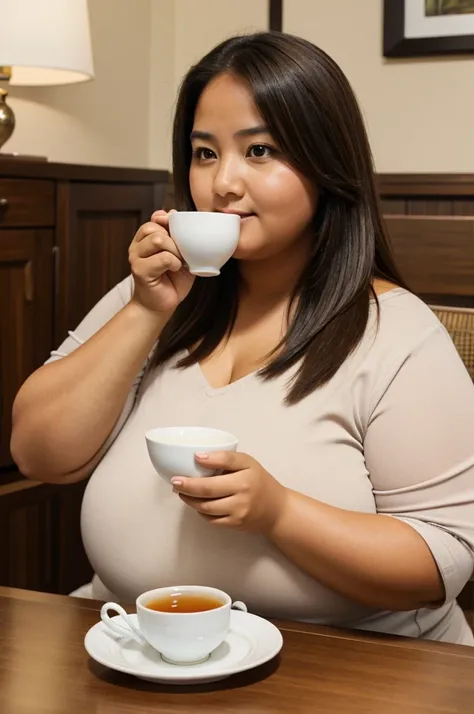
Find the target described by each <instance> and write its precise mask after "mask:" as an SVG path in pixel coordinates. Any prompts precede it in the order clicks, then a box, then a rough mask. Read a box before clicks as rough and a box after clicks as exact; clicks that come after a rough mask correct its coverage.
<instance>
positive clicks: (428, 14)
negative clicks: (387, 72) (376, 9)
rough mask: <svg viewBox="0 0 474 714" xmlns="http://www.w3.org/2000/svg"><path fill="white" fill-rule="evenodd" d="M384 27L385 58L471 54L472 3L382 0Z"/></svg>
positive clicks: (460, 0)
mask: <svg viewBox="0 0 474 714" xmlns="http://www.w3.org/2000/svg"><path fill="white" fill-rule="evenodd" d="M443 2H445V3H447V4H446V5H443ZM383 23H384V25H383V54H384V56H385V57H422V56H430V55H453V54H471V53H472V54H474V1H471V0H384V20H383Z"/></svg>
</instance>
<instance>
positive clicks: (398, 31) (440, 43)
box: [383, 0, 474, 57]
mask: <svg viewBox="0 0 474 714" xmlns="http://www.w3.org/2000/svg"><path fill="white" fill-rule="evenodd" d="M405 1H406V0H384V24H383V53H384V56H385V57H424V56H430V55H439V54H442V55H445V54H471V53H474V35H453V36H450V37H416V38H410V39H407V38H406V37H405Z"/></svg>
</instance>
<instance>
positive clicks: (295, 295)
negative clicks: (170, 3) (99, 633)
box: [12, 33, 474, 645]
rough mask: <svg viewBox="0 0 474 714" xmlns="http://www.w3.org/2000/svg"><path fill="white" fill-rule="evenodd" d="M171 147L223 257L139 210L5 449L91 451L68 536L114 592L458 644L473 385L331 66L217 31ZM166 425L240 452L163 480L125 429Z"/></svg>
mask: <svg viewBox="0 0 474 714" xmlns="http://www.w3.org/2000/svg"><path fill="white" fill-rule="evenodd" d="M173 148H174V180H175V184H176V187H175V197H176V203H177V206H178V207H179V208H181V209H188V210H193V209H197V210H202V211H225V212H233V213H234V212H236V213H239V214H240V215H241V217H242V228H241V237H240V241H239V245H238V248H237V251H236V253H235V256H234V258H233V259H232V260H231V261H230V262H229V263H228V264H227V265H226V266H225V268H224V270H223V271H222V274H221V276H220V277H219V278H216V279H196V280H194V279H193V277H192V276H191V275H190V274H189V273H188V272H187V270H186V267H185V266H184V265H183V263H182V261H181V258H180V254H179V252H178V250H177V248H176V246H175V244H174V242H173V241H172V240H171V238H170V236H169V233H168V215H167V214H166V213H165V212H164V211H157V212H156V213H155V214H154V215H153V217H152V220H151V221H150V222H149V223H146V224H145V225H144V226H142V227H141V228H140V229H139V230H138V232H137V234H136V236H135V238H134V239H133V242H132V244H131V247H130V263H131V270H132V277H131V278H129V279H127V280H125V281H124V282H123V283H121V284H120V285H118V286H117V287H116V288H114V289H113V290H112V291H111V292H110V293H109V294H108V295H107V296H105V297H104V298H103V299H102V300H101V301H100V302H99V304H98V305H96V307H95V308H94V309H93V310H92V311H91V313H90V314H89V315H88V316H87V317H86V318H85V320H84V321H83V322H82V323H81V325H80V326H79V327H78V328H77V330H76V331H75V332H73V333H70V337H69V338H68V339H67V340H66V341H65V342H64V344H63V345H62V346H61V348H60V350H59V351H58V352H56V353H53V355H52V358H51V360H50V363H49V364H46V365H45V366H44V367H42V368H41V369H39V370H38V371H37V372H36V373H35V374H33V375H32V376H31V377H30V378H29V379H28V381H27V382H26V383H25V385H24V386H23V387H22V389H21V390H20V392H19V394H18V397H17V399H16V402H15V406H14V428H13V436H12V451H13V454H14V457H15V459H16V461H17V463H18V465H19V467H20V468H21V470H22V471H23V473H24V474H26V475H27V476H30V477H31V478H33V479H38V480H44V481H51V482H54V483H70V482H73V481H78V480H80V479H83V478H86V477H87V476H88V475H89V474H91V473H93V475H92V478H91V480H90V482H89V485H88V487H87V491H86V494H85V498H84V503H83V511H82V529H83V538H84V543H85V546H86V550H87V552H88V555H89V557H90V560H91V563H92V565H93V567H94V568H95V571H96V573H97V574H98V576H99V579H100V581H102V583H104V584H105V586H106V588H108V589H109V590H110V591H112V592H113V593H114V596H115V597H118V598H120V599H123V600H126V601H131V600H132V599H133V598H134V597H135V596H136V595H137V594H138V593H140V592H143V591H144V590H147V589H149V588H152V587H158V586H161V585H168V584H171V583H173V584H176V583H195V584H199V583H204V584H208V585H213V586H217V587H220V588H223V589H224V590H226V591H228V592H229V593H230V594H231V595H232V597H234V598H236V599H239V600H244V601H246V602H247V604H248V606H249V607H250V609H251V610H253V611H256V612H259V613H262V614H264V615H267V616H280V617H287V618H293V619H301V620H312V621H314V622H319V623H327V624H332V625H344V626H351V627H359V628H366V629H372V630H379V631H383V632H391V633H398V634H404V635H409V636H412V637H425V638H431V639H438V640H447V641H452V642H458V643H464V644H469V645H472V644H473V642H474V640H473V637H472V634H471V631H470V630H469V627H468V626H467V623H466V621H465V619H464V616H463V614H462V612H461V610H460V609H459V607H458V605H457V604H456V601H455V598H456V596H457V595H458V594H459V592H460V591H461V589H462V587H463V586H464V584H465V583H466V581H467V580H468V579H469V577H470V575H471V573H472V570H473V562H474V560H473V546H474V531H473V528H474V504H473V497H474V440H473V438H472V424H473V423H474V388H473V385H472V383H471V382H470V380H469V377H468V375H467V372H466V370H465V369H464V367H463V365H462V363H461V361H460V359H459V357H458V355H457V353H456V351H455V349H454V347H453V345H452V343H451V342H450V340H449V338H448V336H447V334H446V333H445V331H444V330H443V328H442V327H441V326H440V324H439V323H438V321H437V320H436V318H435V317H434V315H433V314H432V313H431V311H430V310H429V308H428V307H426V306H425V305H424V304H423V303H422V302H421V301H420V300H418V299H417V298H416V297H415V296H413V295H412V294H410V293H409V292H408V291H407V290H405V289H404V288H403V285H402V281H401V279H400V277H399V276H398V274H397V271H396V269H395V267H394V264H393V260H392V257H391V255H390V250H389V246H388V242H387V239H386V236H385V232H384V227H383V224H382V220H381V217H380V213H379V209H378V205H377V199H376V190H375V187H374V176H373V169H372V163H371V156H370V149H369V146H368V142H367V138H366V134H365V130H364V126H363V122H362V119H361V115H360V112H359V109H358V106H357V102H356V99H355V97H354V95H353V93H352V90H351V88H350V86H349V84H348V82H347V80H346V78H345V77H344V75H343V74H342V72H341V70H340V69H339V68H338V67H337V65H336V64H335V63H334V62H333V61H332V60H331V59H330V58H329V57H328V56H327V55H326V54H325V53H324V52H322V51H321V50H319V49H318V48H316V47H314V46H313V45H311V44H310V43H308V42H306V41H304V40H302V39H299V38H296V37H291V36H288V35H284V34H271V33H262V34H256V35H253V36H246V37H236V38H233V39H230V40H228V41H226V42H224V43H223V44H221V45H220V46H219V47H217V48H216V49H214V50H213V51H212V52H210V53H209V54H208V55H207V56H206V57H204V59H202V60H201V61H200V62H199V63H198V64H197V65H196V66H195V67H193V68H192V69H191V70H190V72H189V73H188V75H187V76H186V78H185V79H184V82H183V85H182V87H181V91H180V95H179V99H178V105H177V112H176V118H175V125H174V137H173ZM183 424H191V425H204V426H212V427H219V428H222V429H225V430H227V431H230V432H233V433H235V434H236V435H237V437H238V438H239V445H240V446H239V448H240V449H241V452H239V453H237V454H229V453H220V454H217V455H212V456H211V455H209V456H207V455H206V454H203V455H198V456H197V457H196V458H198V459H199V460H200V462H201V463H202V464H203V465H205V466H207V467H209V468H210V469H211V468H212V469H214V468H218V469H222V470H223V471H224V472H225V474H224V475H223V476H218V477H215V478H212V479H200V480H191V479H184V478H179V477H178V478H177V479H175V480H174V488H173V489H171V488H170V487H169V484H166V483H165V482H164V481H163V480H161V479H160V478H158V477H157V475H156V473H155V472H154V470H153V467H152V465H151V463H150V461H149V459H148V455H147V452H146V446H145V440H144V433H145V431H146V430H147V429H149V428H152V427H158V426H166V425H183Z"/></svg>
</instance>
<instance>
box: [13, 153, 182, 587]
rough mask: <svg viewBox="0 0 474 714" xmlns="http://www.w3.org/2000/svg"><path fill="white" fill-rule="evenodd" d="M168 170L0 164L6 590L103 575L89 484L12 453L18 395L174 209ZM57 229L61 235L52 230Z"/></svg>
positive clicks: (73, 582)
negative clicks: (30, 467)
mask: <svg viewBox="0 0 474 714" xmlns="http://www.w3.org/2000/svg"><path fill="white" fill-rule="evenodd" d="M167 182H168V173H167V172H165V171H149V170H146V169H118V168H117V169H116V168H109V167H87V166H69V165H67V164H52V163H49V162H29V161H23V160H18V161H11V160H5V159H3V158H2V157H1V156H0V199H1V198H2V196H3V198H4V199H5V200H4V201H0V307H1V309H0V357H1V362H0V583H2V584H5V585H15V586H21V587H26V588H33V589H38V590H52V591H56V592H58V591H59V592H64V593H66V592H70V591H71V590H73V589H75V588H76V587H78V586H79V585H82V584H83V583H84V582H87V581H88V580H89V579H90V576H91V568H90V565H89V563H88V561H87V557H86V555H85V552H84V549H83V546H82V540H81V534H80V509H81V501H82V495H83V492H84V488H85V486H86V484H85V483H80V484H77V485H73V486H67V487H61V486H50V485H43V484H36V483H32V482H30V481H26V480H25V479H23V477H22V476H21V474H19V472H18V470H17V469H16V468H15V466H14V465H13V463H12V460H11V457H10V453H9V449H8V445H9V441H10V431H11V407H12V402H13V399H14V396H15V394H16V392H17V390H18V388H19V387H20V385H21V384H22V383H23V381H24V380H25V379H26V378H27V377H28V375H29V374H31V372H33V371H34V370H35V369H36V368H37V367H38V366H40V365H41V364H42V362H43V361H44V360H45V359H46V358H47V357H48V354H49V352H50V350H51V349H54V348H55V347H56V346H57V345H58V343H59V342H60V341H62V340H63V338H64V336H65V333H66V331H67V329H70V328H71V327H74V326H75V325H76V324H77V323H78V322H79V321H80V320H81V319H82V318H83V317H84V315H85V314H86V312H87V311H88V310H89V309H90V308H91V307H92V306H93V305H94V304H95V303H96V302H97V301H98V300H99V299H100V298H101V297H102V296H103V295H104V293H105V292H107V290H109V289H110V288H111V287H112V286H113V285H114V284H115V283H116V282H118V281H119V280H121V279H122V278H123V277H125V275H127V274H128V271H129V267H128V246H129V244H130V242H131V240H132V238H133V236H134V234H135V232H136V230H137V228H138V226H139V225H140V223H142V222H144V221H145V220H148V218H149V217H150V215H151V213H152V212H153V210H155V209H157V208H162V207H163V203H164V195H165V189H166V184H167ZM45 226H48V227H49V226H50V228H47V229H46V228H45Z"/></svg>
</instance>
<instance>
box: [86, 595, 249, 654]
mask: <svg viewBox="0 0 474 714" xmlns="http://www.w3.org/2000/svg"><path fill="white" fill-rule="evenodd" d="M184 592H189V593H193V594H195V595H197V596H201V597H202V596H204V597H206V596H207V597H211V598H216V599H218V600H219V601H221V602H222V606H221V607H217V608H214V609H213V610H205V611H203V612H160V611H157V610H151V609H149V608H148V607H147V606H146V605H147V603H150V602H152V600H156V599H158V598H161V597H166V596H167V595H173V594H174V593H176V594H178V595H179V594H181V593H184ZM136 606H137V616H138V624H139V627H137V626H136V625H135V624H134V622H133V620H132V618H131V617H130V616H129V615H127V613H126V612H125V610H124V609H123V607H121V606H120V605H118V604H117V603H115V602H107V603H105V605H103V606H102V609H101V611H100V617H101V620H102V622H103V623H104V624H105V625H106V626H107V627H108V628H109V629H110V630H112V631H113V632H115V633H116V634H118V635H122V637H123V636H124V635H126V636H128V637H130V636H131V637H133V638H134V639H135V640H136V641H137V642H138V643H139V644H141V645H144V644H145V643H146V642H148V644H149V645H151V646H152V647H153V648H154V649H155V650H158V652H159V653H160V654H161V656H162V658H163V659H164V660H166V661H167V662H170V663H171V664H179V665H187V664H198V663H199V662H204V661H205V660H206V659H207V658H208V657H209V655H210V654H211V652H213V651H214V650H215V649H216V648H217V647H219V645H221V644H222V643H223V642H224V640H225V638H226V636H227V633H228V631H229V623H230V610H231V607H233V608H235V609H238V610H243V611H244V612H247V607H246V606H245V605H244V603H242V602H236V603H234V604H232V600H231V599H230V597H229V595H227V593H225V592H223V591H222V590H217V589H216V588H209V587H205V586H201V585H183V586H174V587H169V588H157V589H156V590H149V591H148V592H146V593H143V594H142V595H140V596H139V597H138V598H137V601H136ZM109 610H113V611H115V612H117V613H118V614H119V615H120V616H121V618H122V620H123V622H124V624H119V623H118V622H116V621H114V620H112V619H111V618H110V617H109Z"/></svg>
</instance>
